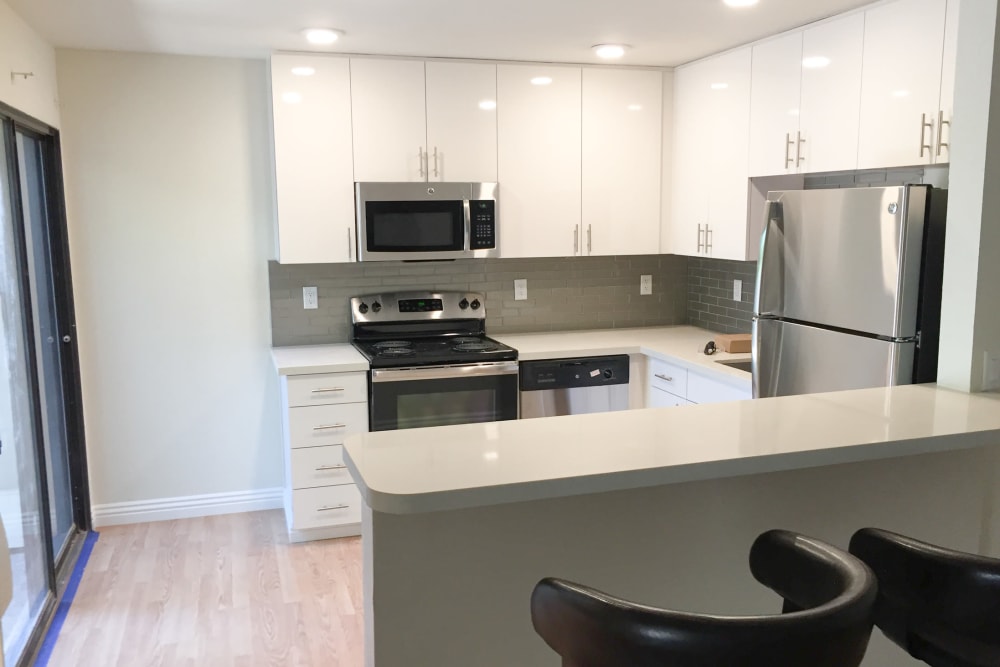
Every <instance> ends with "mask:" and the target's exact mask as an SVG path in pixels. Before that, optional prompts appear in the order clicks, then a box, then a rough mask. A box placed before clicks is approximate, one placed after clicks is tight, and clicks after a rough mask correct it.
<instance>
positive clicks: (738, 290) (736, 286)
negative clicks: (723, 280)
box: [733, 280, 743, 301]
mask: <svg viewBox="0 0 1000 667" xmlns="http://www.w3.org/2000/svg"><path fill="white" fill-rule="evenodd" d="M742 300H743V281H742V280H734V281H733V301H742Z"/></svg>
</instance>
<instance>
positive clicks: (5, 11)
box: [0, 0, 59, 127]
mask: <svg viewBox="0 0 1000 667" xmlns="http://www.w3.org/2000/svg"><path fill="white" fill-rule="evenodd" d="M11 72H31V73H32V74H33V76H29V77H27V78H23V77H20V76H15V77H13V78H12V77H11V76H10V73H11ZM0 102H4V103H5V104H9V105H10V106H12V107H14V108H15V109H18V110H19V111H22V112H24V113H26V114H28V115H29V116H34V117H35V118H37V119H39V120H41V121H43V122H45V123H48V124H49V125H51V126H52V127H59V100H58V94H57V91H56V53H55V49H53V48H52V47H51V46H49V44H48V43H47V42H46V41H45V40H44V39H42V38H41V37H40V36H39V35H38V33H36V32H35V31H34V30H32V28H31V27H30V26H29V25H28V24H27V23H25V22H24V21H23V20H22V19H21V17H20V16H18V15H17V14H15V13H14V10H13V9H11V8H10V7H9V6H7V3H5V2H3V0H0Z"/></svg>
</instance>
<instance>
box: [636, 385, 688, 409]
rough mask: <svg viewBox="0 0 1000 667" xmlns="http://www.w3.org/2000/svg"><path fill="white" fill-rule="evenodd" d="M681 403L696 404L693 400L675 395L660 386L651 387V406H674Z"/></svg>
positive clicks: (649, 397)
mask: <svg viewBox="0 0 1000 667" xmlns="http://www.w3.org/2000/svg"><path fill="white" fill-rule="evenodd" d="M680 405H694V404H693V403H692V402H691V401H689V400H687V399H684V398H681V397H680V396H675V395H674V394H671V393H670V392H669V391H664V390H663V389H660V388H659V387H650V388H649V396H647V406H646V407H650V408H672V407H676V406H680Z"/></svg>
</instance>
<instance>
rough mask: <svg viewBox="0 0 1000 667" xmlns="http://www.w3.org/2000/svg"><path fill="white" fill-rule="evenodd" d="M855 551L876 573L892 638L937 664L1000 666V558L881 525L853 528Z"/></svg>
mask: <svg viewBox="0 0 1000 667" xmlns="http://www.w3.org/2000/svg"><path fill="white" fill-rule="evenodd" d="M850 550H851V553H852V554H854V555H856V556H857V557H858V558H860V559H861V560H863V561H865V562H866V563H867V564H868V565H869V566H870V567H871V568H872V570H874V571H875V574H876V576H877V577H878V585H879V594H878V600H877V602H876V603H875V624H876V625H878V627H879V629H880V630H882V632H884V633H885V635H886V637H888V638H889V639H891V640H892V641H893V642H895V643H896V644H898V645H899V646H900V647H902V648H903V650H905V651H906V652H907V653H909V654H910V655H911V656H913V657H914V658H916V659H918V660H923V661H924V662H926V663H927V664H929V665H933V666H934V667H996V666H997V665H1000V560H996V559H992V558H985V557H983V556H974V555H972V554H967V553H962V552H960V551H952V550H950V549H942V548H941V547H937V546H934V545H932V544H927V543H926V542H919V541H917V540H914V539H911V538H909V537H904V536H902V535H897V534H895V533H890V532H887V531H884V530H878V529H875V528H865V529H863V530H859V531H858V532H857V533H855V534H854V537H852V538H851V547H850Z"/></svg>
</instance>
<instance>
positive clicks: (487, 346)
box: [455, 341, 497, 352]
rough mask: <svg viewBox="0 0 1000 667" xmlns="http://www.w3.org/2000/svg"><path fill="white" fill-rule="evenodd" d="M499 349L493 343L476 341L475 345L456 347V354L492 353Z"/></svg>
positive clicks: (463, 344)
mask: <svg viewBox="0 0 1000 667" xmlns="http://www.w3.org/2000/svg"><path fill="white" fill-rule="evenodd" d="M495 349H497V346H496V345H494V344H493V343H486V342H480V341H476V342H474V343H460V344H458V345H456V346H455V351H456V352H492V351H493V350H495Z"/></svg>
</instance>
